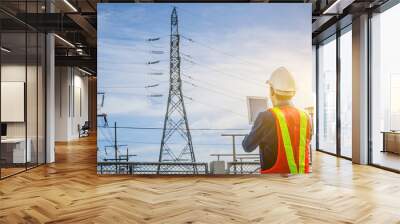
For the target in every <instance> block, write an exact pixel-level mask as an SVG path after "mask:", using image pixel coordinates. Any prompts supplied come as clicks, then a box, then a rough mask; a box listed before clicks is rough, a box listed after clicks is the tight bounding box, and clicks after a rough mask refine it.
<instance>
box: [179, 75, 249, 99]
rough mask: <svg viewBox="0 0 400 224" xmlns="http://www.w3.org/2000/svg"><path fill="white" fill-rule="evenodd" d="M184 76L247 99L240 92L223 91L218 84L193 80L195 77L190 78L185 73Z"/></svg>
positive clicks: (197, 80) (196, 80)
mask: <svg viewBox="0 0 400 224" xmlns="http://www.w3.org/2000/svg"><path fill="white" fill-rule="evenodd" d="M182 75H183V76H185V77H186V78H188V79H190V80H193V81H195V82H201V83H204V84H206V85H209V86H214V87H215V88H218V89H220V90H221V91H226V92H231V93H232V94H234V95H237V96H240V97H246V96H243V95H241V94H240V93H239V92H235V91H232V90H229V89H223V88H221V86H219V85H216V84H213V83H210V82H207V81H204V80H200V79H195V78H193V77H192V76H190V75H186V74H184V73H183V74H182Z"/></svg>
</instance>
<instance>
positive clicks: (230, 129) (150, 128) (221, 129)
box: [102, 126, 249, 131]
mask: <svg viewBox="0 0 400 224" xmlns="http://www.w3.org/2000/svg"><path fill="white" fill-rule="evenodd" d="M102 128H105V127H102ZM106 128H111V129H113V128H115V127H106ZM117 128H121V129H133V130H163V128H161V127H160V128H158V127H137V126H132V127H129V126H120V127H118V126H117ZM248 130H249V129H247V128H191V129H190V131H248Z"/></svg>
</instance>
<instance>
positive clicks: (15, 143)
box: [1, 138, 32, 164]
mask: <svg viewBox="0 0 400 224" xmlns="http://www.w3.org/2000/svg"><path fill="white" fill-rule="evenodd" d="M26 142H27V143H28V144H27V147H26V151H25V138H6V139H1V157H2V159H3V160H5V163H13V164H19V163H25V162H31V158H32V153H31V145H32V141H31V139H29V138H28V139H27V141H26Z"/></svg>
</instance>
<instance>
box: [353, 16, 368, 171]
mask: <svg viewBox="0 0 400 224" xmlns="http://www.w3.org/2000/svg"><path fill="white" fill-rule="evenodd" d="M352 28H353V31H352V32H353V33H352V34H353V35H352V38H353V40H352V43H353V59H352V61H353V84H352V85H353V116H352V117H353V118H352V120H353V128H352V129H353V130H352V133H353V138H352V145H353V154H352V157H353V162H354V163H357V164H367V163H368V15H361V16H360V17H357V18H355V19H353V25H352Z"/></svg>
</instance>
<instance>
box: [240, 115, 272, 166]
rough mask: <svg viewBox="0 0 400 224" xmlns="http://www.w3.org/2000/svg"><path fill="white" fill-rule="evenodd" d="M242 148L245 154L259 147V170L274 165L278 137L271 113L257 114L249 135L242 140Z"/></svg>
mask: <svg viewBox="0 0 400 224" xmlns="http://www.w3.org/2000/svg"><path fill="white" fill-rule="evenodd" d="M242 146H243V149H244V151H245V152H252V151H254V150H255V149H256V148H257V146H260V163H261V169H263V170H264V169H269V168H271V167H272V166H273V165H274V164H275V161H276V158H277V156H278V137H277V134H276V127H275V117H274V115H273V114H272V112H270V111H264V112H261V113H259V114H258V116H257V119H256V120H255V122H254V125H253V128H252V129H251V131H250V134H249V135H247V136H246V137H245V138H244V139H243V142H242Z"/></svg>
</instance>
